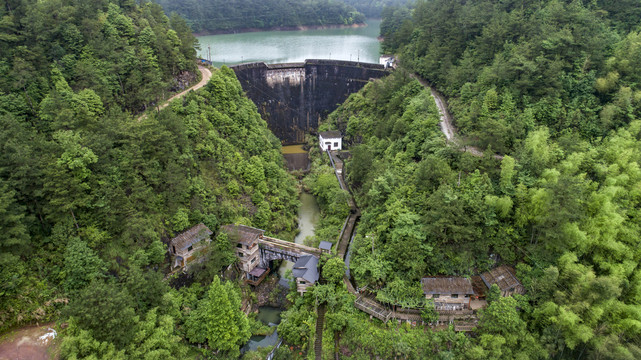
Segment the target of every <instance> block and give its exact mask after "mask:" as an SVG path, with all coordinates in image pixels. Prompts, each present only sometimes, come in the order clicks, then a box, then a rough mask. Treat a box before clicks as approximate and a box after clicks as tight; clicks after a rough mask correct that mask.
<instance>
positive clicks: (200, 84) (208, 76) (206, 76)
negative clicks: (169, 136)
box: [138, 65, 211, 121]
mask: <svg viewBox="0 0 641 360" xmlns="http://www.w3.org/2000/svg"><path fill="white" fill-rule="evenodd" d="M198 71H200V74H201V75H202V76H201V79H200V81H199V82H198V83H197V84H196V85H194V86H192V87H190V88H187V89H185V90H183V91H181V92H179V93H178V94H176V95H174V96H172V97H170V98H169V99H167V101H165V102H164V103H163V104H162V105H159V106H157V107H156V109H157V110H158V111H160V110H162V109H164V108H166V107H167V106H169V103H171V102H172V101H174V100H176V99H178V98H181V97H183V96H185V94H187V93H188V92H190V91H192V90H198V89H200V88H201V87H203V86H205V85H207V83H208V82H209V79H211V70H209V69H208V68H206V67H204V66H202V65H198ZM146 117H147V114H146V113H145V114H142V115H140V116H139V117H138V121H140V120H142V119H144V118H146Z"/></svg>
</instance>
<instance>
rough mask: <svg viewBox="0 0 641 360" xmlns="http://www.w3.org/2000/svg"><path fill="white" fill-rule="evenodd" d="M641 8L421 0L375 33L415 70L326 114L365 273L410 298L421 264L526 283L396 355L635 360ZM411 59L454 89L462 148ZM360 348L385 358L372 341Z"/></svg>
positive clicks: (369, 281)
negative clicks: (505, 270) (465, 321)
mask: <svg viewBox="0 0 641 360" xmlns="http://www.w3.org/2000/svg"><path fill="white" fill-rule="evenodd" d="M639 11H641V4H640V3H639V2H637V1H624V2H616V3H613V2H606V1H596V2H581V1H558V0H550V1H541V2H522V1H500V2H497V1H489V0H488V1H473V2H470V1H449V0H429V1H428V0H426V1H419V2H418V3H417V4H416V8H415V9H414V10H406V11H405V13H404V14H405V15H403V14H401V13H397V15H398V16H397V18H396V19H392V18H390V17H388V18H386V19H384V22H385V21H391V22H390V23H388V25H389V28H388V29H390V30H389V31H388V33H387V36H391V38H392V40H393V41H390V42H388V38H387V36H386V41H385V43H384V46H385V47H386V50H387V51H390V52H395V53H397V54H399V55H400V59H401V65H402V66H403V67H404V68H405V69H407V70H408V72H405V71H404V70H400V71H397V72H396V73H395V74H394V75H392V76H390V77H388V78H386V79H385V80H382V81H377V82H375V83H372V84H369V85H368V86H366V87H365V88H364V89H363V90H362V91H361V92H360V93H358V94H354V95H352V96H351V97H350V98H349V100H348V101H347V102H346V103H345V104H343V105H342V106H341V107H340V108H339V109H338V110H337V111H336V112H335V113H334V114H332V115H331V116H330V119H329V123H330V124H331V126H332V127H338V128H340V129H342V130H343V131H344V133H345V134H346V139H345V141H346V142H347V143H351V146H350V149H351V154H352V159H351V161H349V163H348V164H347V166H348V167H347V174H348V175H349V179H350V183H351V184H352V186H353V188H354V189H355V193H356V196H357V201H358V203H359V204H360V206H361V211H362V213H363V216H362V219H361V223H360V225H359V230H358V235H357V236H356V238H355V240H354V244H353V245H354V247H353V255H352V256H353V257H352V261H351V270H352V274H353V276H354V277H355V280H356V282H357V284H358V286H359V287H361V286H368V288H369V289H373V291H375V292H376V297H377V299H378V300H379V301H381V302H385V303H388V304H396V305H399V306H407V305H408V304H410V305H411V304H413V303H414V304H415V303H416V302H417V301H418V300H417V299H420V298H421V296H422V289H421V288H420V278H421V277H422V276H427V275H459V276H470V275H474V274H478V273H480V272H481V271H484V270H486V269H489V268H491V267H494V266H496V265H499V264H509V265H512V266H515V268H516V270H517V276H518V277H519V278H520V279H521V281H522V282H523V284H524V285H525V287H526V290H527V293H526V295H525V296H515V297H514V299H512V298H501V299H500V300H495V301H494V302H491V303H490V305H489V306H488V307H487V308H486V309H485V310H483V311H482V312H481V313H480V320H479V325H478V327H477V329H476V330H475V331H474V335H473V336H472V337H465V336H463V337H458V338H455V337H451V338H450V341H451V342H450V343H449V345H448V347H447V348H444V347H443V346H442V344H443V343H441V342H439V341H438V339H436V338H435V339H434V340H433V341H427V342H426V343H424V344H423V345H419V344H418V341H416V340H414V339H415V338H413V337H411V335H410V334H407V335H406V337H405V342H403V343H402V344H399V345H398V346H399V348H396V353H398V351H400V352H402V353H403V354H404V358H421V357H420V356H414V355H408V354H410V353H411V354H415V353H416V352H418V351H420V350H419V349H421V348H423V347H422V346H424V347H430V348H431V349H432V350H433V352H432V353H431V355H429V356H435V357H438V358H447V357H448V356H453V357H454V358H466V359H487V358H494V359H514V358H532V359H535V358H549V357H552V358H572V359H575V358H594V359H597V358H615V359H637V358H639V357H641V326H640V325H641V315H640V314H641V301H640V296H641V269H640V268H639V263H640V261H641V252H640V251H639V248H640V247H639V245H640V242H641V217H640V215H641V212H640V210H639V209H641V197H640V196H639V195H640V189H641V171H640V170H639V165H640V164H641V119H639V117H640V116H641V88H640V86H641V82H639V79H638V74H639V73H640V71H641V64H640V63H639V59H641V53H640V52H639V49H641V41H640V39H641V38H640V35H639V32H640V31H641V23H640V20H639V17H638V16H634V15H633V14H638V13H639ZM409 72H414V73H416V74H418V75H419V76H421V77H423V78H424V79H427V80H429V81H431V82H432V83H434V85H435V86H436V88H437V89H439V90H440V91H442V92H443V93H444V94H446V95H447V96H448V97H449V100H450V110H451V111H452V113H453V115H454V121H455V125H456V126H457V127H458V129H459V131H460V133H459V134H460V138H459V140H458V143H456V142H450V143H447V142H446V141H445V138H444V136H443V135H442V134H441V133H440V132H439V129H438V126H437V124H438V121H439V115H438V112H437V109H436V107H435V104H434V102H433V100H432V99H431V97H430V96H429V92H427V91H426V90H424V88H423V87H422V86H421V85H420V84H419V83H418V82H417V81H416V80H413V79H412V78H411V77H410V76H409ZM465 144H473V145H477V146H480V147H481V148H482V149H485V154H484V155H483V156H475V155H473V154H470V153H468V152H463V151H462V148H461V147H462V146H464V145H465ZM495 155H500V156H495ZM354 324H355V323H354ZM374 333H375V332H374ZM355 338H356V337H353V338H352V339H355ZM351 341H354V340H351ZM380 343H382V340H380ZM428 344H429V345H428ZM352 346H353V347H354V348H360V349H361V350H360V351H364V352H366V353H367V354H368V355H369V356H374V355H378V356H382V357H385V356H386V355H385V354H383V353H381V352H380V350H379V349H378V348H376V346H375V345H373V343H372V341H371V340H370V339H362V340H361V342H360V343H359V344H354V345H352ZM394 346H395V345H393V344H390V347H392V348H394ZM402 346H407V348H404V350H400V347H402ZM412 349H414V350H415V351H416V352H413V351H414V350H412ZM390 351H391V350H390ZM392 353H394V352H392Z"/></svg>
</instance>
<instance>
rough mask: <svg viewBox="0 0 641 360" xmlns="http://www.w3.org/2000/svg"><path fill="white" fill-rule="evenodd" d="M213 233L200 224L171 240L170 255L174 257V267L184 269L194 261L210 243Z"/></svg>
mask: <svg viewBox="0 0 641 360" xmlns="http://www.w3.org/2000/svg"><path fill="white" fill-rule="evenodd" d="M211 234H213V233H212V231H211V230H209V228H208V227H207V226H205V224H203V223H200V224H198V225H196V226H194V227H192V228H190V229H187V230H185V231H183V232H181V233H180V234H178V235H177V236H176V237H174V238H173V239H171V240H169V253H170V254H171V255H172V256H173V258H174V259H173V263H172V267H174V268H175V267H184V266H186V265H187V263H188V262H190V261H191V260H193V258H194V257H195V254H196V252H197V251H198V250H200V249H202V248H203V247H204V246H206V245H207V244H208V243H209V242H211V239H210V236H211Z"/></svg>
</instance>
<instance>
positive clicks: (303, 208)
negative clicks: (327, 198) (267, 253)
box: [278, 191, 320, 287]
mask: <svg viewBox="0 0 641 360" xmlns="http://www.w3.org/2000/svg"><path fill="white" fill-rule="evenodd" d="M319 220H320V208H319V207H318V203H317V202H316V198H315V197H314V195H312V194H310V193H307V192H304V191H303V192H301V194H300V208H299V209H298V229H299V230H300V232H299V233H298V235H296V237H295V238H294V242H295V243H296V244H302V243H303V241H304V240H305V238H306V237H308V236H314V228H315V227H316V224H318V221H319ZM293 266H294V264H293V263H292V262H291V261H283V263H282V264H281V266H280V268H279V269H278V275H279V276H280V278H281V284H282V285H285V286H286V287H288V286H289V284H287V281H282V280H283V279H285V273H286V272H287V270H291V269H292V267H293Z"/></svg>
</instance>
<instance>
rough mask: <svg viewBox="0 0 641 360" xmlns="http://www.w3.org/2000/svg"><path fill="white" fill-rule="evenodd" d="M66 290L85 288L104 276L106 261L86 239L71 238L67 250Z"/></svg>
mask: <svg viewBox="0 0 641 360" xmlns="http://www.w3.org/2000/svg"><path fill="white" fill-rule="evenodd" d="M64 264H65V265H64V266H65V270H64V271H65V275H66V278H65V290H67V291H68V292H71V291H76V290H80V289H82V288H84V287H85V286H87V285H88V284H89V283H91V282H92V281H93V280H95V279H99V278H100V277H102V276H103V274H104V271H105V268H104V263H103V262H102V260H100V258H99V257H98V256H97V255H96V253H95V252H94V251H93V250H91V249H90V248H89V247H88V246H87V244H85V242H84V241H82V240H80V239H78V238H71V239H69V242H68V243H67V250H66V251H65V263H64Z"/></svg>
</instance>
